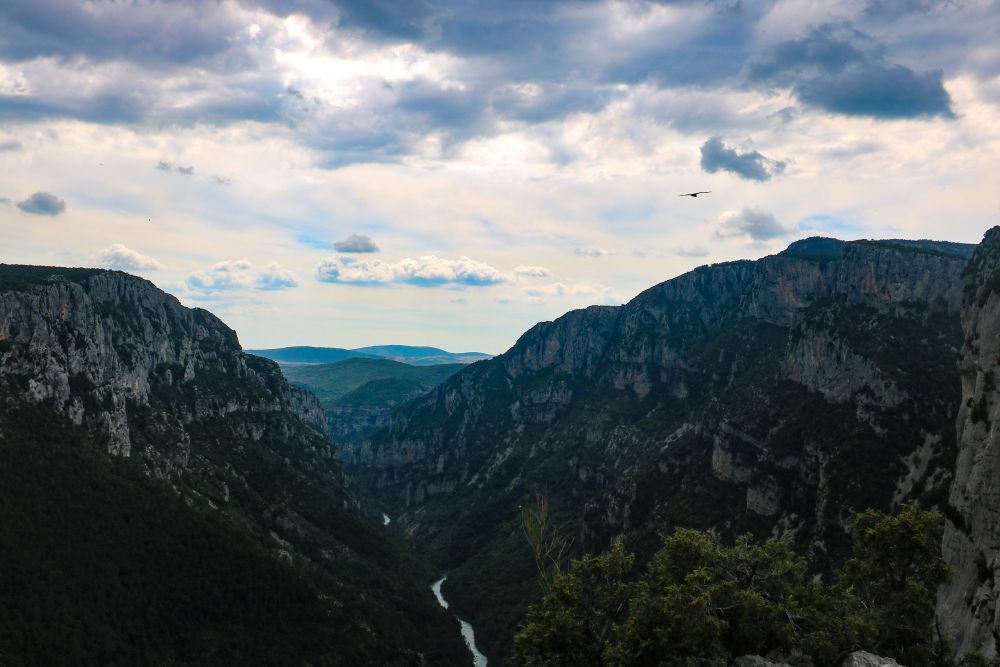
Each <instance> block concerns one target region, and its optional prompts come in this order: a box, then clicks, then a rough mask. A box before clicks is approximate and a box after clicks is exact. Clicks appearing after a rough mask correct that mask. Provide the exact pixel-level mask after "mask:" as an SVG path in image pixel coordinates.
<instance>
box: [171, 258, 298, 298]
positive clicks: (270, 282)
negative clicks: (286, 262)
mask: <svg viewBox="0 0 1000 667" xmlns="http://www.w3.org/2000/svg"><path fill="white" fill-rule="evenodd" d="M187 286H188V288H189V289H192V290H195V291H198V292H205V293H208V292H224V291H229V290H245V289H255V290H265V291H274V290H284V289H291V288H293V287H298V286H299V281H298V278H297V277H296V276H295V274H294V273H293V272H291V271H289V270H288V269H285V268H282V266H281V265H280V264H278V263H277V262H270V263H269V264H265V265H264V266H254V265H253V264H252V263H251V262H250V261H249V260H246V259H238V260H227V261H224V262H219V263H218V264H215V265H213V266H212V267H211V268H209V269H207V270H205V271H198V272H196V273H192V274H191V275H190V276H188V279H187Z"/></svg>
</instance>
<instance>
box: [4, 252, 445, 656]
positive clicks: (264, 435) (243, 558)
mask: <svg viewBox="0 0 1000 667" xmlns="http://www.w3.org/2000/svg"><path fill="white" fill-rule="evenodd" d="M79 450H88V451H85V452H82V453H81V452H80V451H79ZM90 450H92V451H90ZM0 456H2V457H3V459H4V460H3V465H4V466H6V470H7V471H8V472H11V473H12V474H16V471H15V470H14V468H15V467H16V466H18V465H21V466H23V467H24V468H25V469H26V470H31V471H32V473H31V474H33V475H37V476H38V481H37V483H33V484H25V485H22V486H21V487H19V488H20V489H21V490H20V491H18V492H17V493H19V494H20V495H18V496H16V497H14V495H12V494H14V492H12V491H11V492H9V491H8V490H6V489H5V496H4V499H3V500H4V503H6V505H4V508H8V507H28V508H32V509H33V507H34V506H35V505H37V504H38V503H37V498H35V497H34V496H33V495H32V494H41V493H42V491H41V489H48V488H55V489H57V490H60V491H59V494H58V497H57V498H55V499H52V498H51V497H50V496H49V497H45V499H44V500H45V504H46V506H48V505H49V504H52V505H53V506H54V507H56V509H55V510H51V511H62V510H60V509H58V508H64V507H67V506H69V507H72V511H73V513H74V514H78V515H81V516H82V517H84V518H83V521H86V520H87V518H86V517H87V513H88V509H87V508H88V507H89V506H88V505H86V503H87V502H91V503H93V507H92V508H91V509H92V510H93V514H94V516H96V517H99V519H100V521H101V522H103V523H101V525H105V526H107V527H108V528H107V532H104V533H102V534H99V535H91V534H89V533H88V532H87V530H86V525H83V526H79V527H77V526H73V527H72V529H73V530H74V531H75V532H77V533H79V536H80V537H81V539H84V540H86V544H85V545H84V546H83V547H82V548H83V550H84V552H85V553H86V554H88V559H87V560H86V563H96V565H93V567H94V568H97V571H96V574H94V571H93V570H80V572H81V575H80V576H87V577H90V576H95V577H106V576H110V577H112V579H113V581H108V587H109V588H111V587H120V586H119V581H118V577H119V576H121V577H125V581H126V584H124V585H125V587H128V586H132V587H133V589H130V590H131V591H132V592H131V593H129V595H132V597H134V596H141V595H148V596H150V597H149V598H148V600H149V602H150V604H151V605H152V606H153V607H155V609H156V610H158V611H157V612H156V613H159V614H166V615H167V616H166V617H156V616H150V619H151V620H148V623H147V620H146V619H144V618H140V619H129V620H128V624H127V625H126V624H124V623H119V619H118V618H114V617H112V618H103V617H100V616H98V615H92V616H93V617H92V618H76V617H75V616H74V615H73V614H74V613H76V612H75V611H73V610H75V609H77V608H76V607H75V606H73V605H74V604H75V603H71V602H66V603H63V604H61V606H60V604H58V603H53V602H52V600H55V599H58V598H60V596H65V594H64V593H63V592H62V591H58V590H53V591H46V590H45V586H46V585H48V582H49V580H50V578H44V577H43V578H42V579H43V580H39V581H35V582H33V583H32V585H31V589H30V590H29V591H28V593H30V598H31V599H30V600H28V601H27V602H25V601H24V600H23V599H18V600H16V601H15V600H9V599H3V598H2V595H4V594H7V593H8V592H9V591H11V590H16V589H13V588H11V587H10V586H6V584H7V583H9V582H0V584H2V585H0V608H4V609H5V610H6V609H14V610H17V609H18V608H19V606H22V605H28V606H27V607H26V608H25V609H26V610H25V611H24V612H23V618H33V619H35V620H34V622H35V623H39V624H43V625H44V624H45V623H49V625H50V626H52V627H56V625H57V624H62V625H59V627H65V628H66V632H67V633H69V632H74V631H76V629H77V628H79V627H91V626H92V625H95V624H96V625H97V626H100V627H101V628H102V632H103V633H104V634H103V635H100V639H92V638H91V637H92V633H90V634H88V633H87V632H83V633H81V635H80V636H79V637H76V638H73V639H69V640H68V641H69V642H70V644H72V645H70V646H67V647H64V648H65V650H79V647H80V642H82V641H97V642H98V643H99V644H101V645H102V646H103V645H106V646H111V647H115V646H124V647H126V649H128V650H132V647H141V646H145V647H146V648H145V649H142V650H147V651H149V650H153V649H155V651H156V653H155V655H156V656H157V657H155V658H150V657H149V656H147V657H146V658H138V657H137V658H135V661H136V662H157V663H159V662H163V663H164V664H166V663H170V664H174V662H177V664H181V663H183V664H206V663H205V662H204V661H208V662H211V663H213V664H223V663H226V662H227V659H226V658H225V656H226V655H228V656H230V657H229V658H228V660H229V661H232V662H231V664H252V663H255V662H257V661H258V660H259V661H260V663H261V664H263V663H265V662H266V663H269V664H277V663H274V662H273V661H274V660H275V658H274V657H273V656H270V655H262V654H257V655H245V654H241V653H239V651H240V649H239V647H236V648H233V649H232V651H230V649H229V648H227V647H228V646H229V645H230V644H231V643H233V642H237V639H236V637H240V636H248V637H251V638H253V637H254V635H255V632H254V630H255V628H256V634H257V635H261V634H262V633H270V632H275V630H276V628H275V627H274V625H273V624H274V623H289V622H292V619H294V618H296V616H295V615H296V614H300V613H301V612H302V611H303V610H306V609H310V610H312V612H310V613H312V614H313V615H312V616H311V617H309V618H306V619H305V620H304V621H303V622H305V623H308V624H309V626H308V627H309V630H308V631H306V632H301V633H300V631H299V630H297V629H294V628H284V629H283V630H281V631H280V632H277V635H278V636H279V637H280V638H281V641H282V642H285V643H287V644H289V646H293V647H294V649H295V650H296V651H300V652H298V653H294V654H290V655H286V656H284V657H283V658H280V659H278V662H279V663H287V664H293V663H294V664H306V663H309V664H358V662H357V661H358V660H359V659H360V658H359V657H358V656H366V657H367V658H370V659H371V660H372V661H373V662H378V663H381V664H421V663H422V662H426V661H430V662H433V663H437V662H439V661H440V662H441V663H442V664H456V663H459V662H461V661H462V660H464V656H465V650H464V647H463V645H462V640H461V637H460V635H459V629H458V626H457V624H456V623H455V622H454V621H453V620H452V619H451V618H449V617H448V616H447V615H446V614H444V613H443V612H440V610H438V608H437V606H436V605H435V603H434V600H433V597H432V596H431V595H430V593H429V591H428V590H427V587H426V586H425V582H424V581H423V579H424V578H425V577H426V578H429V577H430V573H429V572H425V571H424V569H423V568H422V566H420V565H419V564H418V563H416V561H414V560H412V559H411V558H410V557H409V556H407V555H405V553H404V551H403V548H402V544H401V543H400V540H399V538H398V537H397V536H394V535H393V534H391V533H389V532H388V531H386V530H385V529H384V528H382V527H381V525H380V524H381V520H380V516H379V515H376V514H375V513H374V512H371V513H368V514H366V513H365V512H363V511H362V507H361V503H360V502H359V500H358V499H357V498H356V496H355V494H354V493H353V492H352V491H351V490H350V489H349V488H348V486H347V484H346V482H345V480H344V477H343V473H342V470H341V466H340V463H339V462H338V461H337V458H336V456H335V455H334V447H333V445H332V443H331V441H330V438H329V433H328V431H327V427H326V420H325V416H324V414H323V411H322V410H321V409H320V405H319V402H318V401H317V399H316V398H315V397H314V396H313V395H312V394H310V393H309V392H307V391H305V390H303V389H299V388H296V387H293V386H290V385H289V384H288V383H287V382H286V381H285V379H284V377H283V376H282V374H281V371H280V370H279V368H278V366H277V364H276V363H274V362H273V361H270V360H267V359H263V358H260V357H255V356H253V355H248V354H245V353H244V352H243V350H242V349H241V348H240V345H239V341H238V339H237V336H236V333H235V332H234V331H232V330H231V329H230V328H228V327H227V326H226V325H225V324H223V323H222V322H221V321H220V320H219V319H218V318H216V317H215V316H213V315H212V314H211V313H209V312H207V311H205V310H201V309H188V308H185V307H184V306H182V305H181V304H180V303H179V302H178V301H177V299H175V298H174V297H172V296H170V295H168V294H165V293H164V292H162V291H160V290H159V289H157V288H156V287H155V286H154V285H153V284H152V283H150V282H148V281H146V280H143V279H140V278H137V277H135V276H130V275H128V274H125V273H121V272H113V271H99V270H87V269H62V268H53V267H29V266H11V265H0ZM45 457H48V458H45ZM71 457H76V458H75V459H73V460H74V461H75V460H77V459H79V461H80V463H79V464H76V463H74V464H72V465H70V464H69V463H67V461H69V460H70V458H71ZM49 463H50V464H51V465H49ZM77 470H91V471H93V474H94V475H95V477H94V480H93V481H89V480H88V479H86V478H85V479H79V478H78V474H77V472H76V471H77ZM81 474H82V473H81ZM98 478H99V479H100V480H101V482H100V484H101V485H102V486H106V487H107V489H108V490H107V492H102V491H100V490H96V491H94V492H93V493H92V492H91V490H92V489H93V488H94V485H97V484H98ZM63 488H65V489H78V490H79V491H80V494H81V498H80V499H79V500H74V499H72V498H63V493H62V491H61V489H63ZM91 496H93V497H94V498H92V499H91V500H86V499H85V497H86V498H91ZM110 498H114V499H115V500H114V502H111V501H110V500H108V499H110ZM123 499H124V500H123ZM64 502H65V503H69V505H65V504H63V505H60V503H64ZM158 503H162V505H163V507H160V506H159V505H158ZM133 504H134V507H132V506H131V505H133ZM185 513H187V514H185ZM137 517H141V520H140V519H139V518H137ZM185 517H186V518H185ZM147 522H148V525H145V524H146V523H147ZM189 523H190V525H191V526H194V527H195V528H191V529H190V530H188V529H187V528H186V526H187V524H189ZM55 525H58V522H57V521H44V520H43V521H38V522H36V523H33V524H31V525H27V526H21V525H20V524H15V526H14V527H15V528H16V529H17V530H18V531H19V532H17V533H16V535H17V539H18V544H17V546H16V549H15V551H16V550H18V549H20V550H23V551H24V552H25V553H37V554H38V558H39V559H42V560H44V559H51V560H52V563H53V567H52V568H50V569H51V570H52V571H54V572H56V573H57V574H58V576H59V577H66V583H67V584H69V585H73V586H77V584H78V583H79V581H78V579H79V577H77V578H74V577H73V576H71V575H70V574H67V572H75V571H76V570H75V569H74V568H77V567H78V565H77V563H78V560H79V559H76V558H73V557H72V554H70V553H69V552H67V551H66V550H64V549H59V550H57V551H55V552H54V551H53V550H52V549H50V548H48V547H46V546H44V545H46V544H49V543H51V542H53V541H55V542H57V543H58V536H53V535H51V534H50V532H51V530H53V529H54V528H53V526H55ZM211 526H214V527H215V528H214V529H210V528H208V527H211ZM163 531H168V532H169V531H173V533H177V534H180V535H183V536H184V537H183V538H182V539H185V540H190V542H185V543H184V544H181V545H178V547H177V552H178V553H187V554H197V555H198V556H199V557H200V556H202V555H203V554H205V553H209V554H215V553H218V554H220V556H219V557H220V558H222V559H226V558H228V559H230V560H231V561H232V562H239V563H242V564H243V566H244V567H247V568H249V571H246V572H241V571H235V572H230V571H227V570H226V569H225V567H224V566H222V567H215V565H216V564H213V567H214V569H213V570H212V571H213V572H216V571H219V572H221V574H217V575H216V576H221V577H223V578H224V579H225V581H224V582H221V583H220V582H219V581H215V580H208V579H206V580H205V581H203V582H201V583H200V584H199V583H198V582H197V581H196V582H194V583H193V584H192V582H188V581H182V582H175V588H183V591H182V592H178V593H176V595H178V596H187V597H186V598H185V599H186V600H187V601H186V602H185V603H184V605H191V608H192V609H201V610H202V613H207V612H205V611H204V610H205V609H209V610H211V611H212V612H213V613H214V611H215V610H217V609H218V607H219V605H222V604H235V605H239V604H244V605H246V604H252V605H256V604H260V605H261V608H260V609H257V608H251V609H247V608H243V607H239V608H234V609H232V610H231V612H232V613H231V614H222V615H221V616H220V617H219V619H218V620H217V621H214V623H215V625H212V626H211V627H202V626H200V625H199V624H202V623H204V621H203V620H202V619H201V618H200V617H199V616H198V615H197V614H188V613H185V612H184V611H183V609H185V608H186V606H184V605H182V606H181V613H180V614H178V615H172V614H174V613H175V611H176V610H177V609H178V606H177V604H175V603H174V601H173V600H172V599H168V600H166V601H164V597H165V596H166V597H168V598H169V597H170V596H172V595H175V593H174V592H173V590H172V589H171V588H169V587H168V589H167V592H166V593H164V594H154V593H153V592H151V591H153V590H158V589H157V588H156V585H155V584H156V581H157V580H158V579H159V578H162V577H167V578H169V577H174V576H178V575H177V574H176V573H177V572H181V571H184V572H193V573H194V575H195V576H199V573H200V571H201V570H200V568H199V565H198V563H181V564H176V563H171V562H169V561H167V562H163V561H162V560H161V557H160V555H159V554H158V553H156V552H155V551H154V552H149V551H148V550H147V551H144V550H143V549H141V548H138V547H136V543H137V542H138V543H141V542H144V541H147V540H148V541H155V540H156V539H160V536H161V535H162V534H164V533H163ZM198 531H201V532H198ZM173 533H171V534H173ZM194 534H197V537H192V536H191V535H194ZM116 535H121V536H124V537H123V539H127V540H129V542H126V543H122V544H115V539H116ZM5 537H8V535H7V534H5ZM213 540H215V541H216V542H213ZM8 546H9V545H8ZM122 549H123V550H127V551H129V550H130V551H129V552H131V551H136V552H138V553H140V554H141V555H139V556H136V559H125V560H124V561H123V563H122V565H121V567H122V568H124V569H123V571H120V572H117V574H115V573H112V574H111V575H109V574H107V573H106V572H105V571H104V570H103V569H101V565H100V563H101V560H102V557H106V558H107V560H108V561H109V562H114V560H115V558H117V552H118V551H119V550H122ZM5 551H6V552H7V553H5V556H6V557H8V558H14V559H15V560H14V565H15V566H18V561H16V558H17V557H18V553H13V552H12V550H11V549H9V548H8V547H6V546H5ZM137 559H138V560H137ZM5 562H6V561H5ZM220 562H222V563H225V562H229V561H226V560H222V561H220ZM22 565H24V564H22ZM24 566H25V567H33V566H34V565H33V564H32V563H28V564H26V565H24ZM79 567H87V566H86V565H85V564H83V565H80V566H79ZM147 568H148V570H149V573H147V572H146V569H147ZM266 572H270V573H271V575H270V576H273V577H275V578H276V581H280V582H283V583H282V585H283V586H287V587H288V588H286V589H282V590H281V591H277V592H275V591H274V590H271V589H268V588H267V586H268V585H269V584H268V582H262V583H260V584H258V583H257V582H253V581H242V580H241V577H245V578H247V579H250V580H252V579H253V577H255V576H258V575H259V574H261V573H266ZM54 576H55V575H54ZM53 580H57V579H53ZM88 585H89V584H88ZM88 590H89V589H88ZM97 590H101V587H100V586H97ZM285 591H288V592H287V594H286V592H285ZM291 591H295V592H291ZM88 594H90V593H88ZM102 594H103V593H102ZM116 595H117V594H116ZM122 595H124V594H122ZM255 595H257V596H259V597H254V596H255ZM296 595H300V596H302V597H300V598H298V600H297V601H295V596H296ZM283 596H284V597H283ZM128 599H132V598H128ZM286 599H291V600H292V602H286ZM32 600H37V601H36V602H32ZM121 604H123V603H122V602H121V601H120V600H117V599H116V600H112V601H110V602H108V603H107V604H106V605H105V606H104V607H102V609H106V610H111V611H112V612H114V613H116V614H117V613H119V611H120V609H121V608H122V607H121ZM269 605H270V606H269ZM283 605H284V606H283ZM18 613H20V612H18ZM12 614H13V615H11V614H5V615H4V616H3V619H2V620H3V623H4V624H6V623H11V624H12V625H11V627H7V626H6V625H4V627H2V628H0V637H2V639H3V641H2V642H0V654H3V655H4V656H5V657H6V656H8V655H9V656H10V657H11V659H13V658H19V659H20V660H21V661H22V662H17V663H16V664H36V663H48V662H49V659H48V658H44V657H41V655H42V654H40V653H38V652H37V651H41V650H54V649H52V648H51V647H38V646H36V647H32V645H31V638H30V633H29V635H26V636H27V639H25V640H23V641H22V642H21V643H20V644H18V643H14V644H10V645H8V644H6V643H5V642H6V641H7V640H8V639H9V638H10V637H17V636H18V634H17V632H19V631H20V630H21V629H23V627H24V624H23V623H20V622H19V621H18V620H17V619H19V618H22V616H18V615H17V613H13V612H12ZM46 614H52V615H53V616H51V617H50V616H46ZM119 615H120V614H119ZM230 617H232V618H237V619H241V620H240V621H234V623H237V624H240V625H239V627H228V626H227V625H226V623H227V620H226V619H227V618H230ZM156 618H159V621H156ZM12 619H13V620H12ZM324 619H325V620H324ZM254 623H259V624H261V626H260V627H257V626H254V625H252V624H254ZM81 624H83V625H81ZM247 624H250V625H247ZM164 633H165V634H166V639H164ZM170 633H176V635H177V640H176V642H175V643H174V644H171V643H170V641H171V640H170V636H171V635H170ZM230 633H231V634H232V636H231V637H230ZM56 634H57V635H58V634H59V633H56ZM300 634H301V636H300ZM182 637H183V638H182ZM213 637H216V639H213ZM219 637H227V639H226V640H225V641H222V640H221V639H218V638H219ZM59 640H61V638H58V637H57V638H56V639H54V640H53V641H59ZM102 642H103V643H102ZM164 642H166V643H164ZM345 646H348V647H350V650H345ZM151 647H152V648H151ZM192 647H194V648H192ZM135 650H139V649H138V648H136V649H135ZM191 650H193V651H208V652H210V653H211V655H212V656H213V657H211V658H209V657H205V656H206V655H209V654H208V653H205V654H200V653H199V654H198V655H199V656H200V657H198V658H190V659H188V658H185V657H184V656H185V655H188V654H186V653H185V651H191ZM262 650H266V651H271V650H274V649H271V648H266V647H265V648H264V649H262ZM290 650H291V649H290ZM5 651H6V652H5ZM33 651H34V652H33ZM227 651H229V652H227ZM22 652H23V653H22ZM352 656H353V657H352ZM119 657H121V656H118V657H115V656H113V655H109V656H107V661H109V662H118V661H119ZM91 658H93V656H91ZM65 660H69V658H65ZM121 660H125V658H121ZM52 664H57V663H52ZM58 664H62V663H58Z"/></svg>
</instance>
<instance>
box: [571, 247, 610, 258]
mask: <svg viewBox="0 0 1000 667" xmlns="http://www.w3.org/2000/svg"><path fill="white" fill-rule="evenodd" d="M573 254H574V255H579V256H580V257H607V256H608V255H610V254H611V251H610V250H605V249H604V248H574V249H573Z"/></svg>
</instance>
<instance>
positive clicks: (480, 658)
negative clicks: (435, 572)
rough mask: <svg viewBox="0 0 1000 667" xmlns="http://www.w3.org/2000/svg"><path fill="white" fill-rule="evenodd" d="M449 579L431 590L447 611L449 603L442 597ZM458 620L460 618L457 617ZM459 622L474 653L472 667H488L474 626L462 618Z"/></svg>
mask: <svg viewBox="0 0 1000 667" xmlns="http://www.w3.org/2000/svg"><path fill="white" fill-rule="evenodd" d="M447 578H448V577H447V576H444V577H441V578H440V579H438V580H437V581H435V582H434V583H433V584H432V585H431V590H432V591H434V597H436V598H437V601H438V604H439V605H441V606H442V607H444V608H445V609H447V608H448V601H447V600H445V599H444V596H443V595H441V584H443V583H444V580H445V579H447ZM456 618H458V617H457V616H456ZM458 622H459V623H460V624H461V625H462V637H464V638H465V645H466V646H468V647H469V651H470V652H471V653H472V667H486V656H485V655H483V654H482V653H480V652H479V649H478V648H476V633H475V632H474V631H473V630H472V626H471V625H469V624H468V623H466V622H465V621H463V620H462V619H460V618H459V619H458Z"/></svg>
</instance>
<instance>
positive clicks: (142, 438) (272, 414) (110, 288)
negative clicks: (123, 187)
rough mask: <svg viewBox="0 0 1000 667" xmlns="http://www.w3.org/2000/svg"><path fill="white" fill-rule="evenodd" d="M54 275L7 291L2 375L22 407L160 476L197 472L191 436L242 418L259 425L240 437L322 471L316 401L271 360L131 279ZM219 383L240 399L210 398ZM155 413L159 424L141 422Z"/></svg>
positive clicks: (207, 316)
mask: <svg viewBox="0 0 1000 667" xmlns="http://www.w3.org/2000/svg"><path fill="white" fill-rule="evenodd" d="M21 268H22V267H5V268H4V271H3V273H6V274H8V275H14V274H15V273H16V272H17V271H18V270H21ZM31 268H32V269H33V270H34V269H36V268H42V267H31ZM51 271H54V272H56V273H54V274H53V277H52V278H51V279H50V278H45V279H44V288H42V289H38V288H33V289H29V288H22V289H12V290H7V291H3V292H0V377H2V381H3V382H4V383H6V384H7V385H8V386H10V387H12V388H14V387H20V391H18V390H16V389H14V390H13V395H14V396H15V397H18V398H20V399H24V400H27V401H29V402H32V403H44V404H45V405H47V406H49V407H50V408H51V409H53V410H54V411H55V412H56V413H57V414H60V415H62V416H65V417H67V418H68V419H70V420H71V421H72V422H73V423H74V424H76V425H79V426H83V427H85V428H86V429H87V430H89V431H93V432H96V433H100V434H102V435H103V436H105V440H106V442H107V447H108V452H109V453H111V454H114V455H119V456H126V457H137V458H140V459H141V460H142V461H143V462H144V463H145V464H146V465H147V466H148V467H149V470H150V472H151V473H152V474H154V475H157V476H160V477H164V478H171V477H174V478H178V479H179V478H180V477H182V476H183V473H194V472H195V468H196V467H197V465H198V461H196V460H192V447H191V432H192V426H197V425H198V424H199V423H202V422H207V421H212V420H220V421H226V418H227V417H228V416H230V415H235V414H240V415H244V416H252V418H250V419H248V420H242V421H240V422H239V423H235V421H234V423H233V424H232V426H233V429H234V430H233V431H232V433H231V435H233V436H238V437H246V438H249V439H252V440H255V441H259V440H262V439H263V438H265V437H266V438H268V439H269V440H270V441H272V442H274V441H280V442H282V443H283V444H284V445H287V446H290V447H299V448H301V449H302V450H304V451H308V452H309V454H310V455H311V456H313V457H315V458H316V459H317V461H316V462H315V465H316V466H317V467H319V463H318V461H319V460H321V459H328V458H330V457H331V448H330V446H329V445H328V444H327V443H326V440H327V438H326V437H325V436H326V434H327V432H326V426H325V419H324V417H323V412H322V410H321V409H320V407H319V402H318V401H317V400H316V399H315V397H313V396H312V395H311V394H309V393H308V392H306V391H303V390H301V389H297V388H295V387H292V386H290V385H288V384H287V383H286V382H285V381H284V379H283V378H282V376H281V373H280V371H279V370H278V366H277V364H275V363H274V362H271V361H268V360H265V359H261V358H259V357H251V356H249V355H246V354H244V353H243V352H242V350H241V348H240V345H239V341H238V340H237V337H236V332H234V331H232V330H231V329H229V327H227V326H226V325H225V324H223V323H222V322H221V321H220V320H219V319H218V318H216V317H215V316H214V315H212V314H211V313H209V312H207V311H204V310H200V309H194V310H191V309H188V308H185V307H183V306H181V304H180V303H179V302H178V301H177V300H176V299H175V298H174V297H172V296H170V295H168V294H166V293H164V292H162V291H160V290H159V289H157V288H156V287H155V286H154V285H152V284H151V283H149V282H147V281H144V280H141V279H138V278H135V277H133V276H129V275H127V274H124V273H118V272H93V273H92V274H91V275H90V276H89V277H87V278H85V279H84V280H83V281H81V282H75V281H71V280H67V279H65V278H63V277H61V274H59V273H58V271H59V269H51ZM0 275H2V274H0ZM0 286H2V282H0ZM221 384H228V385H229V386H228V387H225V388H226V389H232V390H233V391H213V389H216V388H220V386H219V385H221ZM213 385H214V386H213ZM178 397H184V398H187V399H190V400H180V401H178V400H173V399H175V398H178ZM153 409H156V410H158V414H157V419H158V420H159V421H158V423H156V424H148V423H145V422H141V421H140V419H139V417H140V415H142V414H143V413H144V412H147V411H149V410H153ZM296 420H297V421H298V422H301V425H302V426H304V427H305V428H300V427H298V425H296V426H294V427H293V426H292V422H293V421H296ZM196 458H197V456H196Z"/></svg>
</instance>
